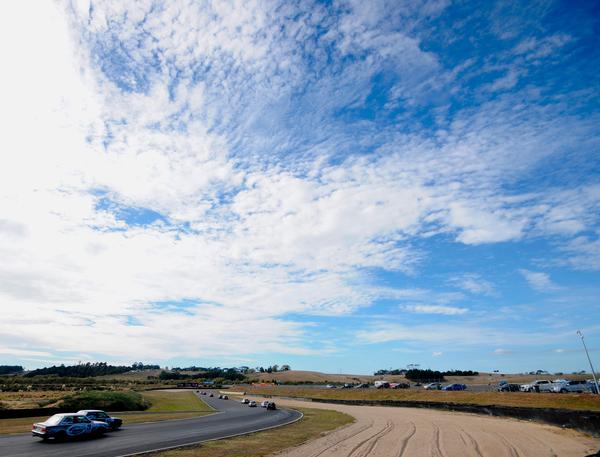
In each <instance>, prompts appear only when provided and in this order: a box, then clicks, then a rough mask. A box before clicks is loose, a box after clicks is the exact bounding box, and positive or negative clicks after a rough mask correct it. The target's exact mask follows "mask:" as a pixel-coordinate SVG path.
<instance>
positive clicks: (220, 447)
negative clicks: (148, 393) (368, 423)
mask: <svg viewBox="0 0 600 457" xmlns="http://www.w3.org/2000/svg"><path fill="white" fill-rule="evenodd" d="M297 409H298V410H299V411H301V412H302V413H303V414H304V417H303V418H302V419H301V420H300V421H298V422H296V423H294V424H291V425H286V426H285V427H284V428H275V429H272V430H266V431H263V432H258V433H252V434H249V435H243V436H238V437H235V438H229V439H224V440H219V441H210V442H207V443H203V444H200V445H196V446H189V447H186V448H181V449H174V450H171V451H164V452H156V453H152V454H147V455H149V456H152V457H231V456H235V457H261V456H266V455H270V454H273V453H276V452H279V451H281V450H283V449H287V448H290V447H293V446H298V445H300V444H302V443H305V442H307V441H310V440H313V439H315V438H319V437H321V436H322V435H323V434H325V433H327V432H330V431H332V430H335V429H337V428H339V427H342V426H345V425H348V424H351V423H352V422H354V418H353V417H352V416H349V415H347V414H344V413H340V412H337V411H331V410H319V409H309V408H297Z"/></svg>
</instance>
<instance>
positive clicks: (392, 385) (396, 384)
mask: <svg viewBox="0 0 600 457" xmlns="http://www.w3.org/2000/svg"><path fill="white" fill-rule="evenodd" d="M409 388H410V384H408V383H406V382H392V383H390V389H409Z"/></svg>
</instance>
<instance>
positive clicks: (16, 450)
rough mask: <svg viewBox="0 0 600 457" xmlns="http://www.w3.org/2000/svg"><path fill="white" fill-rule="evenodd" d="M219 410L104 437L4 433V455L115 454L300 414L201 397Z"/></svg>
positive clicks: (0, 448) (0, 451)
mask: <svg viewBox="0 0 600 457" xmlns="http://www.w3.org/2000/svg"><path fill="white" fill-rule="evenodd" d="M201 398H202V399H203V400H204V401H206V403H208V404H209V405H210V406H212V407H213V408H215V409H216V410H217V411H219V412H217V413H215V414H212V415H210V416H204V417H198V418H194V419H181V420H172V421H163V422H154V423H148V424H134V425H127V424H125V425H124V427H123V429H122V430H119V431H116V432H110V433H107V434H106V435H105V436H104V437H101V438H94V439H86V440H76V441H66V442H54V441H53V440H51V441H49V442H43V441H41V440H40V439H37V438H34V437H32V436H31V434H29V433H28V434H19V435H2V436H0V456H2V457H9V456H10V457H38V456H39V457H70V456H73V457H115V456H126V455H131V454H135V453H138V452H144V451H150V450H154V449H161V448H166V447H171V446H182V445H185V444H191V443H197V442H200V441H206V440H211V439H217V438H224V437H227V436H230V435H237V434H243V433H250V432H253V431H257V430H260V429H263V428H268V427H275V426H279V425H285V424H288V423H290V422H293V421H295V420H296V419H298V418H299V417H300V413H298V412H297V411H292V410H282V409H279V410H276V411H267V410H266V409H265V408H260V407H258V408H249V407H248V406H246V405H242V404H241V403H240V402H239V400H238V399H230V400H219V399H218V398H216V397H215V398H210V397H208V396H202V397H201Z"/></svg>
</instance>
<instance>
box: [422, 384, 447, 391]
mask: <svg viewBox="0 0 600 457" xmlns="http://www.w3.org/2000/svg"><path fill="white" fill-rule="evenodd" d="M423 389H425V390H441V389H442V384H441V383H439V382H430V383H429V384H425V385H424V386H423Z"/></svg>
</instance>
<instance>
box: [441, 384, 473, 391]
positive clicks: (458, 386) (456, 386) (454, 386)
mask: <svg viewBox="0 0 600 457" xmlns="http://www.w3.org/2000/svg"><path fill="white" fill-rule="evenodd" d="M442 390H467V386H466V384H448V385H447V386H444V387H442Z"/></svg>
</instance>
